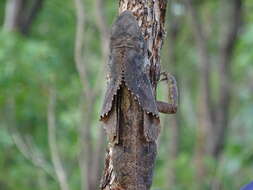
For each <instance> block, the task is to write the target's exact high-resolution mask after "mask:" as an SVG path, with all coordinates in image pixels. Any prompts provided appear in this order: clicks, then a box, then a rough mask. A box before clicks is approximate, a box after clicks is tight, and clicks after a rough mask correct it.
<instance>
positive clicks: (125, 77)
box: [100, 11, 178, 190]
mask: <svg viewBox="0 0 253 190" xmlns="http://www.w3.org/2000/svg"><path fill="white" fill-rule="evenodd" d="M146 53H147V48H146V45H145V40H144V38H143V36H142V34H141V31H140V28H139V26H138V23H137V21H136V19H135V17H134V16H133V14H132V13H131V12H130V11H125V12H123V13H122V14H121V15H120V16H119V17H118V19H117V20H116V22H115V23H114V25H113V27H112V32H111V39H110V56H109V63H108V66H109V73H108V87H107V90H106V94H105V99H104V104H103V107H102V112H101V115H100V120H101V121H102V122H103V125H104V128H105V130H106V133H107V136H108V139H109V146H110V147H109V150H108V153H107V161H108V160H110V161H108V163H106V166H105V172H107V174H104V177H103V179H102V182H101V189H111V190H114V189H115V190H116V189H124V190H137V189H138V190H140V189H141V190H145V189H149V187H150V186H151V183H152V175H153V166H154V162H155V157H156V140H157V138H158V135H159V132H160V127H159V123H160V120H159V112H162V113H175V112H176V111H177V96H178V93H177V86H176V81H175V78H174V77H173V76H171V75H168V74H166V73H162V75H163V76H165V77H164V79H162V80H166V81H167V82H168V90H169V103H165V102H160V101H156V99H155V95H154V93H153V89H152V86H151V83H150V80H149V76H148V75H147V73H146V71H147V70H148V67H149V65H150V64H149V61H148V59H147V58H146V57H147V56H146ZM126 94H129V95H126ZM131 99H134V102H135V103H131ZM132 102H133V101H132ZM128 104H129V106H128V109H127V112H128V113H130V115H131V109H137V110H138V109H139V110H140V111H139V112H138V113H133V114H132V116H131V118H135V119H136V118H137V119H138V118H140V119H139V120H140V122H139V123H138V122H137V123H134V121H129V117H128V116H126V114H125V113H124V112H123V111H122V109H123V106H124V105H128ZM136 106H137V108H136ZM135 119H133V120H135ZM136 126H137V129H136ZM139 126H142V127H140V129H138V127H139ZM109 162H110V163H109ZM126 166H127V167H126ZM112 176H113V177H112ZM113 184H114V187H113ZM115 184H118V186H117V185H116V186H117V187H116V186H115Z"/></svg>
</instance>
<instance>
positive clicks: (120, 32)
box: [111, 11, 144, 48]
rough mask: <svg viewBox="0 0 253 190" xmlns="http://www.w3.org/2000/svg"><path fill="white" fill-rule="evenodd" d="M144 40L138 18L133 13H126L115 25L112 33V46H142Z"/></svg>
mask: <svg viewBox="0 0 253 190" xmlns="http://www.w3.org/2000/svg"><path fill="white" fill-rule="evenodd" d="M143 42H144V39H143V37H142V34H141V30H140V28H139V26H138V23H137V21H136V18H135V17H134V15H133V13H132V12H131V11H124V12H123V13H121V15H120V16H119V17H118V18H117V20H116V22H115V23H114V24H113V27H112V31H111V44H114V46H115V47H116V46H120V47H123V46H133V45H135V46H136V45H137V46H139V45H142V44H143ZM138 48H140V47H138Z"/></svg>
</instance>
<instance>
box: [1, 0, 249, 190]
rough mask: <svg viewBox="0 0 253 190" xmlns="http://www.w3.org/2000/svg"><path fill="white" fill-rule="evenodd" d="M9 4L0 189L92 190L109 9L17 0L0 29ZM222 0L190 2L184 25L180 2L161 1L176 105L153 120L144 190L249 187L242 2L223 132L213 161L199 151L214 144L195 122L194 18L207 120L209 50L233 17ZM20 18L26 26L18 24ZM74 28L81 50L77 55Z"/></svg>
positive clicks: (214, 85)
mask: <svg viewBox="0 0 253 190" xmlns="http://www.w3.org/2000/svg"><path fill="white" fill-rule="evenodd" d="M10 1H14V0H7V1H3V0H2V1H0V27H1V29H0V150H1V152H0V189H1V190H2V189H3V190H16V189H18V190H28V189H33V190H39V189H49V190H57V189H61V190H69V189H82V190H95V189H96V185H98V181H99V178H100V177H99V176H100V175H101V168H102V167H103V161H104V159H103V156H104V152H105V151H104V149H105V144H106V143H105V137H104V134H103V133H102V132H101V131H102V130H101V126H100V123H99V121H98V118H99V112H100V108H101V103H102V98H103V94H104V93H103V92H104V90H105V86H106V82H105V80H104V79H105V75H106V74H105V72H104V70H103V68H104V65H105V63H106V54H107V49H106V47H105V44H106V43H108V42H107V41H106V40H107V39H108V30H109V28H110V26H111V24H112V22H113V20H114V19H115V18H116V15H117V6H118V3H117V2H115V1H112V0H107V1H104V2H103V3H102V6H100V5H101V4H99V1H92V0H83V2H81V1H78V0H76V1H74V0H73V1H72V0H65V1H62V0H37V1H29V0H26V1H25V0H22V1H20V2H23V3H24V4H23V6H22V8H21V9H20V10H19V12H18V13H17V14H18V18H19V22H18V24H15V25H14V26H10V25H8V22H9V21H8V19H7V17H8V11H9V13H10V10H9V9H8V8H7V4H8V3H10ZM78 2H79V3H80V2H81V3H83V8H84V11H83V12H84V15H83V17H82V15H80V14H79V15H78V9H80V8H82V6H81V7H80V6H78V5H79V4H78ZM222 2H223V4H222V3H221V2H220V1H218V0H203V1H195V2H194V3H193V11H194V12H195V13H197V14H196V15H195V17H194V15H193V16H191V15H192V14H191V9H190V8H191V7H190V6H187V4H186V5H185V3H184V2H183V1H172V0H171V1H169V4H168V10H167V28H168V33H167V37H166V39H165V44H164V47H163V54H162V63H161V64H162V68H163V70H166V71H169V72H171V73H173V74H175V75H176V78H177V80H178V83H179V90H180V104H179V105H180V106H179V112H178V113H177V115H176V116H175V115H174V116H163V120H162V133H161V135H160V139H159V155H158V159H157V164H156V170H155V174H154V185H153V190H167V189H173V190H181V189H192V190H195V189H198V188H199V189H201V190H203V189H214V190H218V189H222V190H237V189H239V188H240V187H241V186H242V185H244V184H245V183H248V182H250V181H251V180H253V146H252V144H253V138H252V134H253V117H252V116H253V96H252V94H253V83H252V81H253V52H252V49H253V2H252V1H251V0H243V1H242V15H243V16H242V22H241V23H240V27H238V36H236V38H235V39H234V45H233V47H232V50H231V52H230V56H231V58H230V60H229V65H230V66H229V68H228V70H229V71H228V72H229V73H230V71H231V74H230V75H229V76H228V77H227V78H226V79H227V80H228V81H227V82H228V83H227V84H229V85H228V86H229V95H230V101H229V102H228V106H227V107H226V108H227V113H228V114H227V116H224V117H226V118H227V124H226V126H228V127H227V128H226V130H224V133H225V135H224V136H221V137H220V138H221V139H222V140H224V148H223V147H222V148H220V149H219V154H218V155H216V154H212V153H208V152H207V151H206V150H203V149H205V148H203V147H206V146H208V143H209V144H210V142H212V141H213V142H216V141H218V140H220V139H218V140H217V138H215V137H216V136H214V135H212V134H210V133H211V132H210V131H206V130H208V127H205V125H208V124H207V121H206V119H202V122H201V121H200V120H201V119H200V118H202V117H203V115H202V114H201V113H202V111H203V110H202V109H201V108H202V107H201V105H202V104H201V102H202V97H204V96H205V93H203V91H205V88H203V86H201V80H203V78H202V77H203V70H202V69H200V68H201V64H202V62H201V61H199V60H201V58H200V54H201V48H199V46H198V41H197V39H198V38H197V37H196V36H198V35H196V31H195V30H194V29H195V28H196V25H195V24H196V23H195V24H194V19H195V20H197V21H198V22H199V24H201V26H202V28H203V33H204V34H205V36H206V37H207V38H206V39H205V41H204V42H205V47H206V48H205V49H206V51H207V53H208V60H209V69H208V74H209V75H210V84H209V85H210V86H208V87H209V88H210V89H211V90H210V92H208V93H210V96H211V99H212V104H211V105H215V106H212V108H213V107H214V110H212V112H213V113H219V110H220V109H221V106H222V105H221V104H219V103H220V102H219V92H220V84H221V81H222V77H221V75H222V74H221V75H220V74H219V73H220V72H219V71H220V70H219V65H220V62H219V49H220V46H221V45H220V44H221V43H222V41H223V38H225V37H224V36H226V34H225V35H224V36H220V31H222V30H223V29H224V28H225V29H228V30H229V31H230V30H231V28H229V24H230V23H233V21H234V19H235V17H230V16H231V15H230V16H229V14H228V16H227V17H226V15H227V14H226V13H227V12H226V10H227V7H229V6H230V4H231V1H227V0H223V1H222ZM36 3H37V4H36ZM100 3H101V1H100ZM35 5H38V6H37V8H36V7H34V6H35ZM33 9H34V11H35V12H34V13H33V14H31V12H32V10H33ZM81 11H82V10H81ZM14 13H15V11H14ZM79 13H80V12H79ZM99 13H103V15H102V17H101V15H100V14H99ZM10 14H11V13H10ZM29 15H30V16H31V18H30V17H29ZM237 16H238V15H237ZM28 18H30V19H31V20H30V21H31V22H22V21H28V20H29V19H28ZM82 18H83V20H82ZM191 18H193V19H191ZM224 18H225V19H224ZM78 19H79V20H78ZM80 19H81V20H80ZM103 19H104V20H103ZM101 20H102V21H103V22H101ZM77 21H80V22H81V23H82V22H83V23H84V25H83V27H82V25H81V27H80V23H79V25H78V22H77ZM104 21H106V23H107V24H104V25H103V23H105V22H104ZM101 23H102V24H101ZM78 26H79V29H80V28H81V29H82V30H81V33H82V37H83V42H84V43H83V46H82V48H81V52H79V54H78V52H77V51H78V47H77V46H78V40H79V38H78V37H77V35H78V33H76V31H77V29H78ZM194 31H195V32H194ZM79 55H81V58H82V59H81V60H82V62H81V65H84V68H81V69H84V70H85V72H86V75H85V77H83V75H82V73H81V72H80V71H81V69H80V64H79V65H78V56H79ZM81 67H82V66H81ZM225 73H226V72H225ZM88 95H91V97H88ZM166 96H167V94H166V86H163V85H160V87H159V99H163V100H166ZM208 108H209V109H211V107H208ZM203 120H204V122H203ZM224 126H225V125H224ZM208 136H210V137H211V139H210V138H209V137H208ZM206 139H208V141H206ZM222 144H223V143H222ZM200 145H203V146H200ZM201 147H202V149H201Z"/></svg>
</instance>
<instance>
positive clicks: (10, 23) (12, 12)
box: [4, 0, 44, 35]
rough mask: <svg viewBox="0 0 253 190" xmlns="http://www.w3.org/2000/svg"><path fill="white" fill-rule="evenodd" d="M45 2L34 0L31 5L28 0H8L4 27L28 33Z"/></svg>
mask: <svg viewBox="0 0 253 190" xmlns="http://www.w3.org/2000/svg"><path fill="white" fill-rule="evenodd" d="M43 2H44V0H34V1H32V4H31V5H30V4H29V3H28V1H27V0H6V7H5V16H4V28H5V29H6V30H7V31H17V32H20V33H21V34H23V35H28V34H29V30H30V27H31V25H32V23H33V21H34V20H35V18H36V16H37V14H38V12H39V11H40V9H41V8H42V5H43Z"/></svg>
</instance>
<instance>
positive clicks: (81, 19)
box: [74, 0, 92, 97]
mask: <svg viewBox="0 0 253 190" xmlns="http://www.w3.org/2000/svg"><path fill="white" fill-rule="evenodd" d="M74 1H75V7H76V20H77V24H76V38H75V50H74V55H75V64H76V69H77V71H78V74H79V77H80V79H81V82H82V85H83V91H84V94H85V96H86V97H91V96H92V95H91V93H90V90H89V89H90V87H89V82H88V78H87V68H86V66H85V64H83V60H84V57H83V48H84V47H83V46H84V24H85V15H84V5H83V3H82V0H74Z"/></svg>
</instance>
